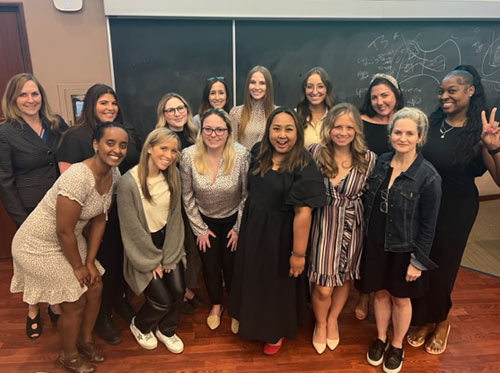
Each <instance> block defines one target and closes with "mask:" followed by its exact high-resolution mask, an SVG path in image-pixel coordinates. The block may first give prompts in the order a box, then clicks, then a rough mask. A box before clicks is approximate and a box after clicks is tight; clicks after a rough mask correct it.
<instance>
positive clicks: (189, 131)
mask: <svg viewBox="0 0 500 373" xmlns="http://www.w3.org/2000/svg"><path fill="white" fill-rule="evenodd" d="M174 97H175V98H178V99H179V100H181V101H182V103H183V104H184V105H186V110H187V121H186V124H185V125H184V132H185V133H186V139H187V140H188V141H189V142H190V143H191V144H194V143H195V141H196V134H197V132H198V130H197V129H196V127H195V125H194V124H193V112H192V111H191V107H190V106H189V104H188V102H187V101H186V100H185V99H184V97H182V96H181V95H180V94H178V93H175V92H170V93H167V94H165V95H164V96H163V97H162V98H161V99H160V102H158V106H157V107H156V117H157V118H158V121H157V122H156V125H155V128H161V127H167V120H166V118H165V113H164V112H163V110H164V109H165V104H166V103H167V102H168V101H169V100H170V99H171V98H174ZM186 127H187V128H186Z"/></svg>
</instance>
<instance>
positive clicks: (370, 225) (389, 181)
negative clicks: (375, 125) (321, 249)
mask: <svg viewBox="0 0 500 373" xmlns="http://www.w3.org/2000/svg"><path fill="white" fill-rule="evenodd" d="M427 130H428V121H427V117H426V116H425V114H424V113H422V112H421V111H420V110H418V109H415V108H403V109H401V110H400V111H398V112H397V113H396V114H395V115H394V118H393V119H392V121H391V123H389V125H388V132H389V138H390V143H391V145H392V147H393V149H394V152H391V153H385V154H382V155H381V156H380V158H379V159H378V161H377V164H376V166H375V169H374V170H373V173H372V175H371V177H370V179H369V181H368V185H369V188H368V191H367V193H366V194H365V198H364V203H365V204H364V207H365V221H366V227H367V240H366V245H365V250H364V253H363V258H362V261H361V276H362V280H361V283H362V290H363V291H364V292H367V293H368V292H372V291H373V292H375V303H374V309H375V319H376V323H377V333H378V336H377V340H376V341H375V342H374V343H373V344H372V346H371V347H370V349H369V351H368V353H367V360H368V362H369V363H370V364H371V365H374V366H377V365H380V364H381V363H382V361H384V371H385V372H391V373H392V372H399V371H400V370H401V367H402V363H403V348H402V347H403V337H404V336H405V334H406V332H407V331H408V328H409V326H410V320H411V313H412V309H411V302H410V299H411V298H417V297H421V296H422V295H423V294H424V291H425V289H424V286H423V282H422V281H421V280H419V278H420V275H421V273H422V271H424V270H429V269H433V268H436V265H435V264H434V263H433V262H432V261H431V260H430V259H429V252H430V248H431V246H432V240H433V238H434V231H435V227H436V220H437V215H438V212H439V202H440V200H441V178H440V176H439V174H438V173H437V171H436V170H435V169H434V167H433V166H432V165H431V164H430V163H429V162H428V161H427V160H425V159H424V157H423V156H422V155H421V154H420V153H419V152H418V149H420V147H421V146H422V145H423V144H424V143H425V140H426V137H427ZM391 316H392V321H393V328H394V337H393V339H392V342H391V345H390V348H389V350H388V351H387V353H386V354H385V359H384V352H385V350H386V349H387V346H388V341H387V328H388V326H389V323H390V320H391Z"/></svg>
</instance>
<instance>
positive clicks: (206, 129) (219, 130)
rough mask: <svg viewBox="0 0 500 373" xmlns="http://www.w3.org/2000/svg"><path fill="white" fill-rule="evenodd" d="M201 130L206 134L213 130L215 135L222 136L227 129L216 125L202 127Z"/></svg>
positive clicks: (210, 134)
mask: <svg viewBox="0 0 500 373" xmlns="http://www.w3.org/2000/svg"><path fill="white" fill-rule="evenodd" d="M201 130H202V131H203V133H204V134H205V135H207V136H212V133H214V132H215V134H216V135H217V136H222V135H223V134H224V133H225V132H226V131H227V128H221V127H217V128H210V127H203V128H202V129H201Z"/></svg>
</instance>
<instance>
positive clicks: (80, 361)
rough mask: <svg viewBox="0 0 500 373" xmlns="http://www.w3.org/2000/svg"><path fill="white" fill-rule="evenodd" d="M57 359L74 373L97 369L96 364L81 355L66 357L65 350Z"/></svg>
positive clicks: (84, 372) (89, 371)
mask: <svg viewBox="0 0 500 373" xmlns="http://www.w3.org/2000/svg"><path fill="white" fill-rule="evenodd" d="M57 360H58V361H59V363H60V364H61V365H62V366H63V367H64V368H65V369H67V370H69V371H70V372H73V373H92V372H94V371H95V365H94V364H91V363H89V362H88V361H87V360H85V359H84V358H82V357H81V356H80V355H77V356H73V357H65V356H64V352H62V351H61V353H60V354H59V358H58V359H57Z"/></svg>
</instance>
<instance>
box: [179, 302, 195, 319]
mask: <svg viewBox="0 0 500 373" xmlns="http://www.w3.org/2000/svg"><path fill="white" fill-rule="evenodd" d="M181 313H183V314H185V315H194V307H193V305H192V304H191V303H189V301H187V300H185V301H182V306H181Z"/></svg>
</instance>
